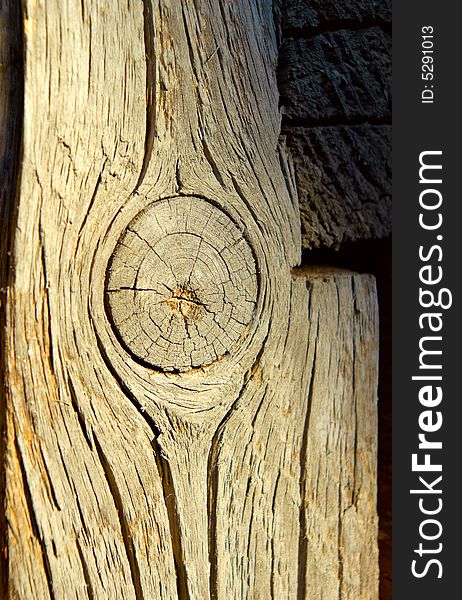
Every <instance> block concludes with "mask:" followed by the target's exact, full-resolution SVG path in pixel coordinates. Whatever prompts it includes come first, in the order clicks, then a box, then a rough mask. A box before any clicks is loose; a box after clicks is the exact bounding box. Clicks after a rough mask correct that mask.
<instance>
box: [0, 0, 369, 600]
mask: <svg viewBox="0 0 462 600" xmlns="http://www.w3.org/2000/svg"><path fill="white" fill-rule="evenodd" d="M23 16H24V23H23V26H24V34H25V116H24V151H23V157H22V162H21V180H20V193H19V205H18V217H17V227H16V229H15V232H14V247H13V255H12V256H13V258H12V260H13V262H14V265H15V267H16V269H15V272H14V277H12V280H11V284H10V286H9V289H8V296H7V310H6V335H7V336H8V339H9V341H10V343H9V347H8V348H7V354H6V360H5V372H6V376H7V378H8V390H7V392H8V393H7V419H8V421H7V423H8V438H7V446H8V447H7V450H8V456H7V457H8V462H7V470H6V479H7V490H8V495H7V502H6V513H7V519H8V547H9V552H10V561H9V577H10V595H11V597H19V598H30V597H33V598H34V597H37V598H48V597H49V598H66V599H67V598H73V597H75V598H86V597H90V598H99V597H107V598H119V597H123V598H135V599H141V598H162V600H164V599H169V598H172V599H173V598H181V599H183V598H188V599H190V600H207V599H208V598H210V599H211V598H223V599H224V598H229V597H235V598H271V597H273V598H278V597H294V598H295V597H303V594H304V593H305V590H304V583H303V582H308V581H309V580H310V578H311V577H314V576H315V575H316V573H315V571H314V570H313V569H315V568H314V567H312V566H311V565H309V564H308V563H307V566H306V569H305V564H304V557H305V554H306V556H308V553H307V552H305V550H304V548H305V541H304V540H305V535H306V534H307V532H309V529H308V528H307V524H308V517H309V515H311V512H310V511H311V508H310V507H308V506H307V508H306V511H307V512H306V514H305V509H304V506H305V504H304V503H305V500H306V498H307V494H308V493H309V487H310V485H311V482H310V480H309V477H310V475H309V473H310V472H309V466H311V463H312V461H313V460H314V459H313V458H312V457H311V455H310V454H309V453H308V444H309V440H310V436H311V429H310V427H309V426H308V425H309V423H308V422H307V407H308V406H309V405H311V404H310V403H311V402H313V400H310V398H311V397H312V395H313V394H314V392H310V389H311V387H312V386H315V385H317V383H316V382H317V378H318V377H319V378H320V381H322V386H321V388H320V391H319V396H320V398H322V397H323V394H325V393H326V392H325V390H326V389H329V388H330V387H332V389H334V390H337V391H338V392H339V393H342V394H344V397H345V402H344V404H342V410H343V409H344V410H345V414H343V413H342V411H341V410H340V409H339V408H338V406H337V404H335V402H334V400H333V399H332V398H331V397H328V398H327V399H326V403H327V405H328V407H329V408H331V409H332V411H333V413H335V414H337V413H338V416H339V418H342V419H343V421H344V426H345V430H346V431H345V439H346V440H347V441H346V442H345V443H344V446H345V448H347V449H348V451H347V450H346V449H344V450H342V449H341V448H340V449H338V448H337V446H335V451H336V452H337V454H336V460H337V461H340V460H342V461H344V462H342V464H341V466H340V465H339V464H337V463H335V464H332V465H331V466H330V467H329V468H330V469H331V470H332V476H333V477H335V478H336V480H335V484H336V485H337V487H336V488H335V490H336V491H337V499H338V494H340V493H341V494H345V499H344V500H342V503H341V504H338V503H337V505H336V511H335V513H334V514H335V518H336V519H337V520H338V519H339V518H340V517H339V515H340V516H341V519H342V520H343V521H344V523H343V521H342V523H343V524H342V528H341V531H340V532H339V531H338V530H337V534H338V535H337V546H336V551H337V554H338V553H339V552H340V554H341V552H343V548H346V546H347V545H348V546H349V547H351V548H356V544H359V541H358V540H357V539H356V538H354V537H351V534H350V533H349V532H350V524H349V523H350V522H351V523H353V524H355V523H356V522H357V516H356V513H354V514H353V512H351V511H350V512H349V513H348V515H346V516H345V515H344V514H343V512H341V514H340V512H339V511H344V510H345V511H347V509H349V508H350V504H348V502H349V499H350V495H351V493H352V492H351V489H350V488H351V486H352V485H353V484H352V483H351V482H350V480H349V479H348V478H346V476H345V479H342V477H344V472H345V469H346V465H349V464H350V462H351V461H353V460H354V458H355V456H356V454H355V451H353V450H352V446H351V440H352V432H354V431H355V430H356V428H357V423H356V421H355V419H354V416H355V415H356V412H355V409H354V406H355V404H357V405H358V406H359V405H360V404H361V402H363V401H364V402H370V401H371V398H372V396H371V395H372V394H373V389H374V385H375V383H374V382H375V376H376V373H375V371H374V368H373V361H374V357H375V358H376V355H375V346H374V340H373V335H372V333H371V334H370V339H369V337H368V336H369V333H367V334H365V336H364V340H366V341H364V340H363V337H362V334H361V331H360V324H361V323H362V321H361V320H360V318H359V317H358V316H357V315H358V314H361V315H362V317H361V318H364V322H367V323H368V322H369V321H370V322H371V323H372V324H371V325H370V327H371V332H372V330H373V323H374V322H375V321H374V316H373V307H374V306H375V304H374V303H375V296H374V292H373V290H372V288H371V287H370V285H369V284H370V282H369V280H368V278H366V279H365V280H364V281H363V279H362V278H361V277H358V278H356V279H354V278H352V276H350V275H348V276H346V280H348V281H350V280H351V281H352V280H353V279H354V280H355V282H356V284H357V286H358V288H359V291H357V292H355V293H353V291H352V288H351V283H350V284H349V285H350V288H348V286H347V284H345V285H346V287H345V286H343V284H340V283H339V282H340V281H343V279H342V278H341V276H340V275H339V276H338V277H339V279H338V281H339V282H337V275H333V276H332V277H331V276H327V275H326V277H325V278H327V281H324V280H323V279H321V280H320V281H321V282H320V283H318V281H317V279H316V278H315V279H316V281H315V282H313V283H310V282H311V279H310V277H308V276H307V277H305V276H304V275H303V274H300V273H294V271H293V269H294V267H296V266H297V265H298V264H299V261H300V254H301V240H300V218H299V209H298V199H297V196H296V193H295V188H294V181H293V173H292V170H291V168H290V165H289V164H288V163H287V160H286V156H285V152H284V148H283V146H281V144H280V141H279V131H280V115H279V109H278V90H277V84H276V74H275V73H276V63H277V48H276V40H275V32H274V27H273V22H272V12H271V6H270V5H269V4H268V3H266V2H260V1H259V0H252V2H250V3H249V2H244V1H241V0H239V1H238V2H233V3H229V2H227V1H224V0H220V1H219V2H200V3H198V2H187V3H183V2H179V1H176V0H175V1H173V2H167V1H164V0H152V1H151V0H144V2H141V1H135V2H132V1H130V2H128V1H127V2H125V1H123V0H120V1H117V2H111V3H106V4H105V5H104V6H102V5H101V4H100V3H99V2H96V1H95V2H92V1H88V2H82V3H80V4H77V3H73V2H70V1H69V2H61V1H59V2H58V1H57V0H56V1H53V0H52V1H51V2H48V1H47V2H46V3H45V2H41V1H40V0H39V1H38V2H35V1H34V2H32V1H31V2H26V3H25V7H24V15H23ZM202 219H203V220H202ZM329 277H330V279H329ZM342 277H343V276H342ZM305 279H306V280H307V281H308V286H307V281H305ZM331 280H332V281H331ZM329 282H330V283H329ZM332 282H334V283H332ZM342 286H343V287H342ZM363 287H364V289H363ZM313 290H314V291H313ZM339 290H340V291H339ZM348 290H349V291H348ZM342 294H343V296H342ZM353 297H357V298H358V300H357V304H356V307H355V305H354V300H353ZM339 298H340V299H339ZM361 302H363V303H364V305H365V306H364V307H362V305H361V304H360V303H361ZM358 303H359V304H358ZM338 310H345V313H346V314H345V318H344V320H343V318H341V319H339V318H338V314H337V312H338ZM336 311H337V312H336ZM361 311H362V312H361ZM367 315H369V316H368V317H367ZM368 319H369V320H368ZM127 322H128V323H129V326H127V325H126V324H127ZM358 323H359V324H358ZM315 324H316V329H315ZM334 337H335V339H334V342H335V343H334V347H335V354H336V357H337V358H336V361H337V362H336V363H335V364H334V363H333V364H332V365H331V367H329V368H327V369H326V368H325V367H324V366H322V367H321V366H319V371H320V373H322V374H323V375H322V378H321V376H320V375H319V376H318V375H315V370H316V369H318V366H317V365H318V361H319V360H321V363H319V364H320V365H324V361H325V360H327V361H328V358H327V356H328V351H327V349H326V350H323V356H322V357H321V358H319V356H318V350H316V356H315V349H316V348H317V344H318V338H319V339H321V338H322V339H323V340H324V341H323V342H322V343H323V344H327V345H328V344H329V343H330V342H332V340H333V338H334ZM204 340H205V341H204ZM342 340H345V342H344V343H343V341H342ZM367 340H369V342H367ZM366 342H367V343H370V347H371V352H372V354H371V364H370V365H369V364H361V365H360V366H358V369H359V371H358V373H355V377H357V378H358V380H360V379H361V378H365V379H366V378H367V377H370V382H369V383H370V386H366V387H365V389H364V390H362V391H361V399H359V395H360V391H359V388H358V396H356V388H354V387H348V386H346V385H345V386H344V388H343V387H341V386H340V387H339V388H338V389H337V387H336V386H337V383H336V382H337V379H338V370H337V369H344V372H345V377H346V376H347V375H348V374H353V372H354V365H355V360H354V359H353V356H352V354H351V347H350V346H351V344H358V348H357V353H358V354H361V353H362V352H363V350H364V348H365V346H366ZM319 344H321V342H320V341H319ZM342 344H343V345H342ZM348 344H350V346H348ZM347 350H349V352H350V354H348V352H347ZM324 355H325V356H324ZM313 365H314V366H313ZM369 367H370V369H371V370H370V374H369V375H368V376H367V375H365V374H364V372H363V369H368V368H369ZM324 370H325V372H324ZM363 392H364V395H362V394H363ZM372 400H373V398H372ZM372 405H373V402H372ZM361 406H362V405H361ZM368 406H369V405H368ZM310 410H311V409H310ZM370 410H371V411H372V412H373V408H372V409H370ZM336 411H337V412H336ZM374 414H375V413H374ZM358 415H359V413H358ZM310 418H311V417H310ZM323 418H325V415H324V414H323V415H320V416H319V419H320V422H321V421H322V419H323ZM358 418H359V416H358ZM373 427H374V425H373V424H372V425H371V431H372V430H373ZM333 431H336V429H335V425H334V428H333ZM339 435H340V434H339ZM366 437H367V436H366ZM363 438H364V434H363V433H359V429H358V431H357V432H356V439H357V440H358V442H357V447H358V448H359V447H361V444H362V443H363V441H364V439H365V438H364V439H363ZM334 439H336V438H334ZM364 443H365V442H364ZM353 447H354V444H353ZM374 451H375V447H374V443H373V435H372V434H371V457H372V456H373V452H374ZM332 452H333V450H332ZM313 455H315V453H314V451H313ZM361 460H363V458H361ZM371 460H372V459H371ZM368 461H369V458H368V457H366V463H365V466H361V469H364V472H365V473H366V472H367V473H370V475H371V477H372V478H373V477H374V472H373V467H372V466H371V464H372V463H371V464H369V462H368ZM348 468H350V467H348ZM335 469H337V471H336V470H335ZM339 469H340V472H339ZM361 469H360V468H359V467H358V469H357V471H356V472H357V473H360V472H362V471H361ZM358 477H359V475H358ZM335 484H334V485H335ZM368 484H370V482H369V483H368ZM371 485H373V484H371ZM353 487H354V486H353ZM364 487H367V486H366V485H365V486H364ZM344 488H345V490H344ZM358 494H359V492H358ZM342 497H343V496H342ZM330 498H331V493H329V501H330ZM368 498H369V496H368ZM358 506H359V505H358ZM361 506H362V505H361ZM367 507H368V510H369V511H370V513H367V514H365V515H364V519H365V521H366V520H368V519H369V521H368V522H369V523H370V527H369V529H368V531H369V534H368V537H367V544H370V545H371V546H373V544H374V541H373V536H374V535H375V534H374V527H373V523H374V518H375V517H374V515H375V513H374V508H373V502H372V503H370V504H367ZM313 510H316V507H313ZM355 510H356V509H355ZM361 510H362V508H361ZM364 510H366V509H364ZM358 511H359V512H358V514H359V515H360V516H361V515H362V512H361V511H360V510H359V509H358ZM345 514H346V513H345ZM329 518H330V517H329ZM358 518H359V517H358ZM313 539H316V536H314V537H313ZM324 541H325V540H324V538H322V540H321V538H320V540H319V541H318V542H316V543H315V547H316V549H317V550H318V551H319V550H320V548H321V547H322V544H323V543H324ZM358 547H359V546H358ZM361 548H363V546H362V545H361ZM345 552H347V551H346V550H345ZM355 552H356V550H355ZM360 552H361V550H360ZM349 556H350V555H348V558H345V560H343V558H342V557H341V556H340V558H341V560H340V561H337V563H335V562H333V560H332V559H331V558H330V554H329V557H328V559H326V560H327V562H328V564H329V568H330V569H334V567H335V568H336V569H337V570H335V572H334V571H333V570H331V571H330V576H331V577H332V578H333V580H335V581H337V588H335V589H337V590H339V589H340V587H339V586H340V583H339V581H340V580H341V581H343V582H344V583H342V584H341V585H342V586H343V587H342V589H344V590H345V592H342V593H344V594H346V593H347V591H346V590H347V589H350V588H351V589H352V590H354V593H356V592H358V593H362V590H363V587H361V586H363V579H362V578H358V577H357V576H356V575H354V572H353V571H354V570H353V569H350V568H349V567H347V566H345V564H346V562H347V560H349ZM26 557H27V558H26ZM307 560H308V559H307ZM340 563H341V564H342V565H344V566H343V567H342V568H343V569H344V574H340V573H339V571H338V565H339V564H340ZM366 567H367V568H368V569H370V573H369V574H368V575H367V577H370V582H371V583H370V586H369V588H368V593H370V598H373V597H374V594H375V591H374V590H375V587H374V581H375V570H374V569H375V562H374V559H373V556H372V558H371V562H370V564H369V565H366ZM350 571H351V574H350ZM350 580H351V583H350ZM328 585H329V586H330V587H328V588H326V594H327V591H328V590H331V589H332V590H333V589H334V587H335V586H334V584H333V583H329V584H328ZM348 586H350V587H348ZM366 587H367V583H364V589H366ZM319 589H321V590H322V588H317V591H316V593H318V592H319ZM323 593H324V592H323ZM329 593H330V592H329ZM339 593H340V592H339ZM348 593H350V592H348ZM351 593H353V592H351Z"/></svg>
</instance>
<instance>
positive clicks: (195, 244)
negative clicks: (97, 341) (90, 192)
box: [105, 196, 258, 372]
mask: <svg viewBox="0 0 462 600" xmlns="http://www.w3.org/2000/svg"><path fill="white" fill-rule="evenodd" d="M257 294H258V285H257V274H256V266H255V260H254V257H253V253H252V250H251V248H250V245H249V243H248V242H247V241H246V240H245V238H244V236H243V233H242V231H241V230H240V229H239V228H238V226H237V225H236V224H235V223H234V222H233V221H232V220H231V218H230V217H229V216H228V215H227V214H225V213H224V212H223V211H222V210H220V209H219V208H217V207H216V206H215V205H213V204H211V203H210V202H207V201H206V200H203V199H201V198H196V197H192V196H188V197H181V198H169V199H165V200H159V201H157V202H154V203H153V204H150V205H149V206H148V207H147V208H145V209H144V210H143V211H142V212H141V213H139V214H138V215H137V216H136V217H135V218H134V219H133V220H132V221H131V223H129V225H128V227H127V228H126V230H125V231H124V232H123V234H122V236H121V237H120V239H119V241H118V243H117V246H116V248H115V250H114V252H113V255H112V258H111V261H110V263H109V267H108V271H107V276H106V298H105V302H106V308H107V312H108V316H109V318H110V321H111V323H112V325H113V328H114V331H115V333H116V335H117V337H118V338H119V340H120V342H121V343H122V345H123V346H124V347H125V348H126V349H127V350H128V351H129V352H130V353H131V354H132V356H133V357H134V358H135V359H137V360H139V361H141V362H143V363H145V364H148V365H149V366H151V367H154V368H157V369H161V370H164V371H180V372H183V371H188V370H190V369H193V368H197V367H201V366H206V365H209V364H211V363H212V362H214V361H216V360H217V359H219V358H220V357H222V356H223V355H224V354H226V353H228V352H230V351H231V350H232V349H233V348H234V347H235V346H236V345H237V343H238V342H239V341H240V340H241V339H242V338H243V336H244V335H245V333H246V332H247V330H248V326H249V324H250V322H251V320H252V317H253V315H254V311H255V305H256V301H257Z"/></svg>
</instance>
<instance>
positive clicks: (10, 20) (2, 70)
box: [0, 0, 23, 598]
mask: <svg viewBox="0 0 462 600" xmlns="http://www.w3.org/2000/svg"><path fill="white" fill-rule="evenodd" d="M22 83H23V71H22V43H21V19H20V7H19V5H18V3H17V2H14V1H13V0H11V1H10V0H0V364H4V361H5V347H6V345H7V344H8V338H7V337H6V335H5V333H6V332H5V300H6V289H7V286H8V279H9V276H10V243H11V232H12V231H13V229H14V200H15V194H16V181H17V175H18V166H19V156H20V144H21V120H22V101H23V98H22V92H23V87H22ZM5 395H6V381H5V378H4V370H3V369H2V368H0V463H1V465H2V466H3V464H4V457H5V452H6V448H5V446H6V440H5V438H6V434H5V432H6V403H5ZM5 483H6V482H5V470H4V469H3V468H0V506H1V507H2V509H0V553H1V554H0V556H1V557H2V558H0V597H2V598H3V597H4V596H5V595H6V585H7V583H6V580H7V565H6V559H7V555H8V545H7V539H6V519H5V511H4V510H3V507H4V505H5Z"/></svg>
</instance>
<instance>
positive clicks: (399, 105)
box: [393, 0, 462, 600]
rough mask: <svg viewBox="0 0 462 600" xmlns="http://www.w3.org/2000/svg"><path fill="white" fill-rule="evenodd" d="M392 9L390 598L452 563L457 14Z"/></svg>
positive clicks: (457, 415)
mask: <svg viewBox="0 0 462 600" xmlns="http://www.w3.org/2000/svg"><path fill="white" fill-rule="evenodd" d="M457 12H460V7H459V6H458V4H457V3H452V4H451V5H450V4H449V3H444V2H435V1H433V2H429V1H428V0H423V1H420V2H402V1H400V2H399V1H395V3H394V7H393V597H394V598H397V599H398V600H401V599H403V600H404V599H408V598H409V599H410V598H418V599H419V600H426V599H427V598H429V599H430V598H432V599H433V598H438V599H440V600H442V599H446V598H448V599H449V598H451V599H452V598H456V597H458V594H460V592H459V591H458V588H459V585H460V584H459V580H460V574H461V572H462V567H461V560H460V547H461V542H462V526H461V517H460V515H461V514H462V485H461V482H462V466H461V458H462V450H461V448H462V419H461V415H462V410H461V406H462V395H461V391H460V386H459V385H458V381H459V377H460V374H461V373H462V352H461V349H460V345H461V342H460V339H461V334H462V327H461V320H462V315H461V314H460V298H461V283H460V281H461V278H462V249H461V248H462V228H461V221H462V217H461V216H460V215H461V214H462V211H461V210H460V209H461V206H462V194H461V190H460V189H459V181H460V179H461V176H462V164H461V158H462V150H461V148H460V145H461V139H462V135H461V134H462V127H461V113H462V99H461V97H460V95H461V92H460V91H459V90H460V89H461V84H460V79H461V72H462V68H461V58H462V50H461V46H460V40H461V38H462V36H461V31H462V30H461V27H462V25H461V21H460V19H459V18H458V14H457Z"/></svg>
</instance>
